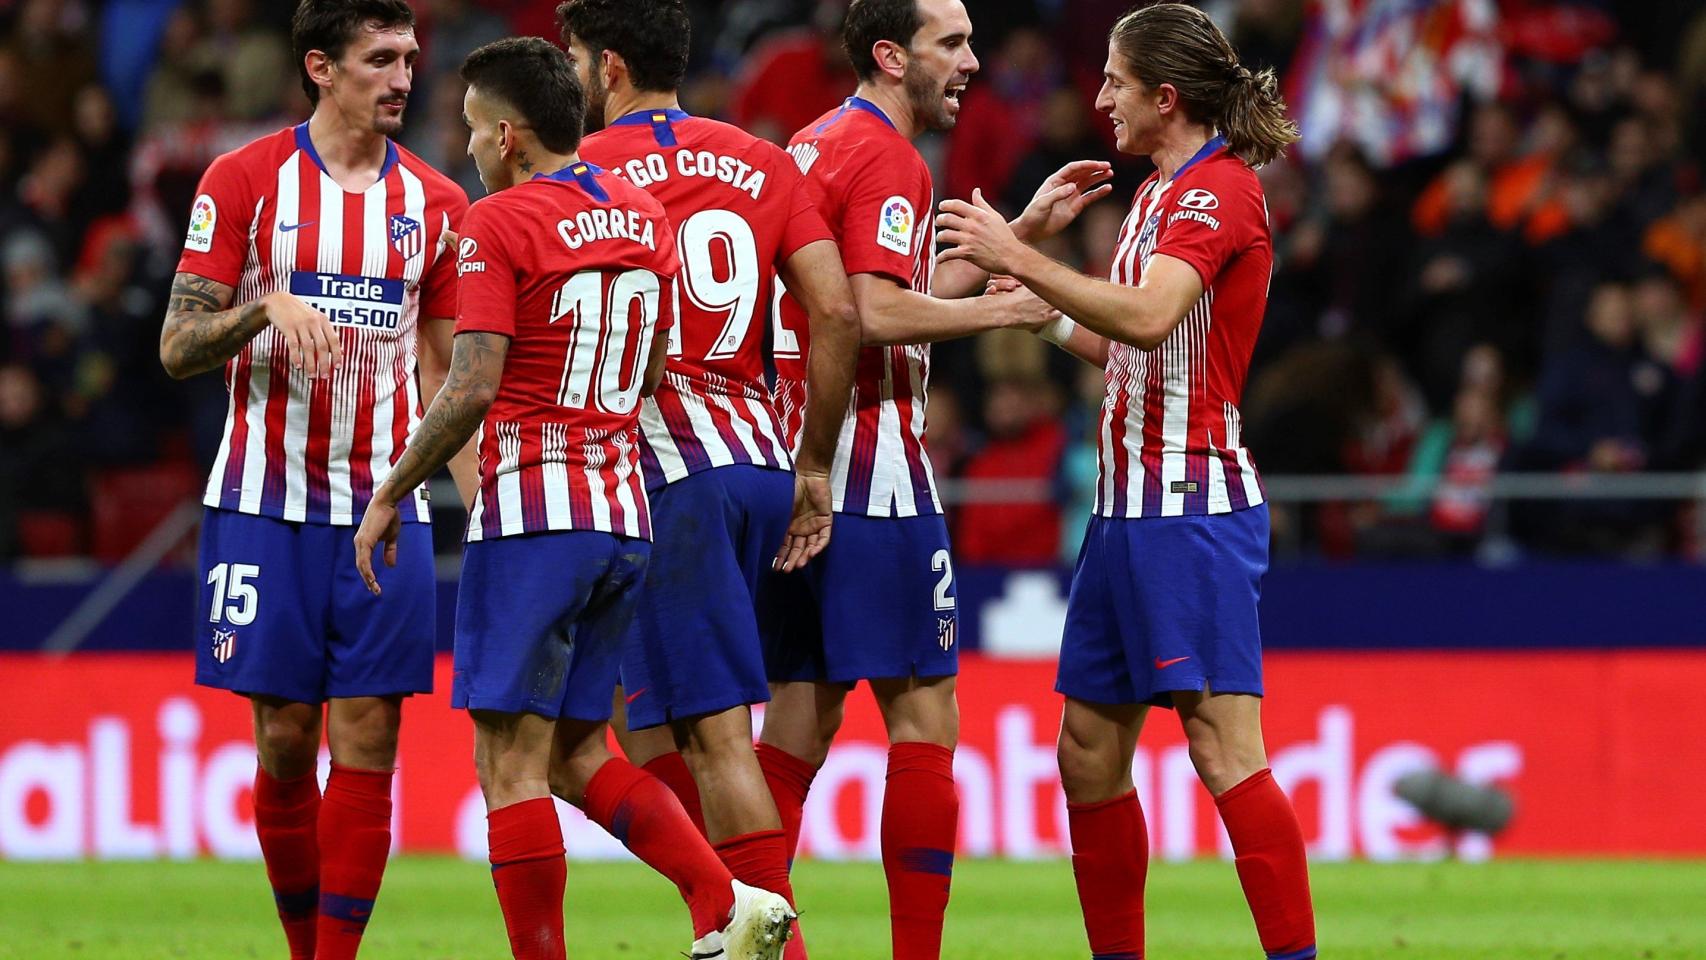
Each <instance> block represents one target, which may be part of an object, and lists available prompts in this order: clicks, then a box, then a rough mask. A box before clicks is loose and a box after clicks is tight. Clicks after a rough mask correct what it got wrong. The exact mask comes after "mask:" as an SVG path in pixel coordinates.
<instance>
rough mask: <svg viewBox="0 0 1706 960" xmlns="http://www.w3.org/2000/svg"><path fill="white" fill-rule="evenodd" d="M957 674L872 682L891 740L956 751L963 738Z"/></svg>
mask: <svg viewBox="0 0 1706 960" xmlns="http://www.w3.org/2000/svg"><path fill="white" fill-rule="evenodd" d="M955 681H956V678H955V677H899V678H895V677H889V678H881V679H875V680H872V681H871V693H872V694H873V695H875V697H876V699H877V707H878V708H879V709H880V710H881V711H882V714H883V723H884V725H885V726H887V728H888V734H889V742H890V743H934V744H937V745H939V746H943V747H947V748H948V749H950V750H952V749H953V748H954V747H956V746H957V745H958V744H959V739H960V705H959V701H958V699H957V697H956V693H955V691H956V687H957V684H956V682H955Z"/></svg>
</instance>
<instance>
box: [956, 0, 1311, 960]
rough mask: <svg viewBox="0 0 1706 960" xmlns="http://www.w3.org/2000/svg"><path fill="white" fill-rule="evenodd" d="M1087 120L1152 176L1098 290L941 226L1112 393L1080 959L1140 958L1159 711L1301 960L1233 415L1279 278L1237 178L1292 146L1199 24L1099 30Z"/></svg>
mask: <svg viewBox="0 0 1706 960" xmlns="http://www.w3.org/2000/svg"><path fill="white" fill-rule="evenodd" d="M1097 107H1098V108H1099V109H1101V110H1102V112H1104V113H1106V114H1108V116H1109V117H1110V118H1112V120H1113V122H1114V131H1115V134H1116V136H1117V138H1118V144H1119V149H1120V150H1121V151H1122V152H1124V153H1129V154H1135V155H1138V156H1147V157H1149V158H1151V159H1152V160H1154V162H1155V166H1156V168H1157V170H1156V173H1155V174H1154V175H1153V176H1152V177H1150V178H1149V180H1148V181H1146V182H1145V183H1144V185H1143V187H1142V188H1141V189H1140V190H1139V191H1138V194H1137V199H1136V202H1135V203H1134V204H1133V205H1132V210H1131V214H1130V216H1128V217H1127V218H1126V221H1125V226H1124V228H1123V230H1122V232H1121V234H1120V241H1119V247H1118V255H1117V256H1116V257H1115V260H1114V266H1113V273H1112V277H1111V280H1110V281H1102V280H1098V279H1094V278H1091V277H1085V276H1082V275H1080V274H1078V273H1076V272H1075V271H1073V270H1072V269H1070V268H1068V267H1066V266H1064V265H1062V264H1060V263H1056V262H1055V261H1053V260H1050V259H1049V258H1048V257H1046V256H1043V255H1042V254H1039V253H1037V252H1036V251H1035V250H1033V249H1032V248H1030V247H1029V246H1027V245H1026V244H1024V243H1023V242H1021V241H1020V240H1019V239H1018V238H1016V237H1015V236H1014V235H1013V232H1012V231H1011V230H1010V229H1008V227H1007V226H1006V225H1005V224H1004V223H1002V221H1001V218H1000V217H999V216H997V215H996V214H995V213H994V211H993V210H992V209H991V208H990V207H989V206H988V205H987V204H986V203H984V202H983V198H982V196H981V194H979V195H974V198H973V200H974V202H973V203H964V202H959V201H948V202H946V203H944V204H943V205H942V210H943V214H942V216H941V217H940V218H939V221H938V226H939V227H941V228H942V231H943V232H942V234H941V236H942V239H943V241H944V242H946V243H949V244H952V245H953V246H952V248H951V249H950V250H948V251H947V252H945V253H944V254H943V257H944V259H946V260H959V259H967V260H970V261H972V262H975V263H976V264H977V265H978V266H979V267H982V268H984V269H986V270H991V271H994V272H996V273H1000V274H1006V275H1010V276H1012V277H1014V278H1017V280H1018V281H1020V282H1022V283H1024V284H1025V285H1026V286H1027V287H1029V288H1030V289H1032V290H1034V291H1036V292H1037V293H1038V294H1040V295H1041V296H1042V297H1043V298H1044V299H1045V300H1047V301H1049V302H1050V303H1052V304H1054V305H1055V306H1056V307H1058V308H1059V309H1060V310H1061V312H1062V313H1063V314H1064V315H1065V316H1066V317H1071V318H1073V320H1075V321H1076V324H1074V323H1073V322H1072V321H1069V320H1064V319H1063V320H1061V321H1058V322H1057V323H1056V324H1055V325H1053V326H1051V328H1050V329H1049V330H1047V331H1045V336H1048V337H1049V338H1050V339H1052V340H1054V341H1055V342H1057V343H1061V344H1062V345H1063V346H1065V347H1066V349H1068V350H1070V351H1071V352H1072V353H1074V354H1076V355H1078V356H1079V357H1082V358H1084V359H1086V360H1088V361H1089V362H1091V363H1095V364H1098V365H1100V366H1104V367H1105V368H1106V370H1107V394H1108V395H1107V402H1106V404H1105V405H1104V408H1103V417H1102V430H1101V447H1100V454H1101V458H1100V459H1101V482H1100V487H1099V488H1098V493H1097V503H1096V515H1095V516H1093V517H1091V519H1090V523H1089V529H1088V530H1087V531H1086V533H1085V537H1084V547H1083V550H1082V551H1081V552H1080V554H1079V558H1078V566H1077V569H1076V571H1075V572H1074V574H1073V580H1072V592H1071V597H1070V599H1069V600H1068V604H1067V617H1066V634H1065V638H1064V641H1063V643H1062V645H1061V652H1060V677H1059V682H1058V684H1057V685H1056V689H1058V690H1059V691H1060V692H1061V693H1063V694H1065V696H1066V711H1065V715H1064V717H1063V719H1062V723H1061V732H1060V776H1061V780H1062V782H1063V783H1064V784H1065V787H1066V797H1067V801H1068V803H1067V810H1068V815H1069V819H1070V828H1071V835H1072V846H1073V850H1074V856H1073V868H1074V870H1075V872H1076V874H1077V878H1078V895H1079V900H1080V901H1081V903H1082V905H1083V908H1084V925H1085V928H1086V930H1087V931H1088V933H1089V938H1090V950H1091V953H1093V954H1094V955H1095V956H1098V957H1138V956H1141V955H1142V953H1143V881H1144V876H1145V873H1146V870H1147V859H1148V850H1149V846H1148V840H1147V838H1146V836H1145V832H1144V821H1143V812H1142V810H1140V809H1139V808H1138V799H1137V794H1136V792H1135V791H1134V790H1133V788H1132V778H1131V763H1132V754H1133V751H1134V750H1135V749H1136V744H1137V738H1138V734H1139V733H1140V732H1141V730H1142V729H1143V722H1144V718H1145V715H1146V714H1147V713H1148V710H1149V707H1150V706H1151V705H1160V706H1170V707H1172V708H1173V709H1175V710H1176V711H1178V714H1179V720H1180V723H1181V724H1182V725H1183V727H1184V731H1185V736H1186V738H1187V739H1188V740H1189V742H1190V755H1191V761H1192V762H1193V763H1194V764H1195V765H1196V769H1197V773H1198V775H1199V776H1200V777H1201V778H1202V781H1203V784H1204V785H1205V786H1206V787H1207V788H1208V790H1209V792H1210V793H1212V794H1213V795H1214V799H1215V803H1216V805H1217V806H1218V808H1219V810H1220V815H1221V819H1222V821H1223V822H1224V823H1225V825H1226V832H1227V834H1228V835H1229V836H1230V837H1231V839H1232V848H1233V850H1234V851H1235V853H1236V856H1237V870H1238V879H1239V881H1240V882H1241V883H1242V884H1243V887H1244V895H1245V898H1246V899H1247V900H1248V902H1249V905H1250V912H1251V914H1252V915H1253V916H1254V917H1255V921H1256V931H1257V933H1258V935H1259V936H1260V938H1261V943H1262V947H1263V949H1264V950H1265V951H1266V952H1267V955H1268V957H1269V958H1271V960H1305V958H1309V957H1314V956H1315V921H1314V909H1313V907H1312V906H1311V903H1310V896H1309V873H1308V865H1307V864H1306V862H1305V859H1304V847H1303V834H1302V831H1301V830H1300V829H1299V827H1298V822H1297V816H1296V814H1295V813H1294V812H1293V810H1292V807H1291V803H1290V801H1289V800H1288V799H1287V798H1286V795H1285V794H1284V793H1283V792H1282V791H1281V790H1280V788H1279V786H1278V785H1277V784H1276V783H1275V782H1274V779H1273V775H1272V774H1271V773H1270V772H1269V771H1268V769H1267V766H1268V764H1267V756H1266V753H1265V750H1264V747H1263V745H1262V726H1261V713H1260V710H1261V702H1262V701H1261V694H1262V659H1261V638H1260V635H1259V632H1258V626H1257V619H1256V604H1257V599H1258V595H1259V588H1260V583H1261V577H1262V574H1263V572H1264V571H1265V570H1266V569H1267V563H1268V511H1267V507H1266V506H1265V505H1264V502H1263V497H1262V486H1261V483H1260V481H1259V479H1258V477H1257V475H1256V469H1255V465H1254V464H1253V463H1252V462H1251V459H1250V452H1249V451H1248V450H1247V449H1245V447H1244V445H1243V440H1242V436H1241V434H1242V429H1241V423H1240V418H1239V414H1238V399H1239V396H1240V394H1241V393H1242V391H1243V386H1244V378H1245V374H1246V372H1247V370H1248V368H1249V363H1250V351H1251V349H1252V348H1253V347H1254V345H1255V342H1256V333H1257V331H1258V330H1259V329H1260V327H1261V323H1262V313H1263V311H1264V310H1265V309H1266V307H1267V291H1268V278H1269V276H1270V274H1271V272H1272V269H1273V248H1272V244H1271V239H1270V235H1269V227H1268V217H1267V209H1266V204H1265V202H1264V200H1263V197H1262V187H1261V184H1260V182H1259V181H1258V180H1257V179H1256V175H1255V173H1254V172H1253V170H1252V169H1251V168H1252V167H1256V166H1260V165H1261V164H1264V163H1267V162H1268V161H1270V160H1272V159H1274V158H1275V157H1276V156H1278V155H1279V153H1280V152H1281V151H1282V150H1284V149H1285V148H1286V147H1287V146H1288V145H1289V144H1291V143H1293V142H1294V141H1296V139H1297V128H1296V126H1295V125H1294V124H1292V122H1291V121H1290V120H1288V119H1287V118H1286V115H1285V104H1284V103H1283V101H1281V100H1280V98H1279V96H1278V94H1277V93H1276V92H1275V81H1274V76H1273V73H1272V72H1271V71H1264V72H1262V73H1254V74H1253V73H1251V72H1250V70H1249V69H1247V68H1246V67H1244V66H1242V65H1241V64H1240V63H1239V62H1238V57H1237V55H1236V54H1235V53H1234V52H1233V50H1232V47H1231V46H1230V45H1229V44H1228V43H1227V42H1226V38H1225V37H1224V36H1222V35H1221V33H1220V31H1219V30H1218V29H1217V28H1216V27H1215V26H1214V23H1213V22H1212V21H1210V20H1209V18H1208V17H1207V16H1206V15H1204V14H1203V13H1201V12H1200V11H1198V10H1196V9H1195V8H1193V7H1189V6H1186V5H1184V4H1178V3H1163V4H1158V5H1155V6H1150V7H1145V8H1142V9H1139V10H1136V11H1134V12H1132V13H1130V14H1127V15H1126V16H1125V17H1124V18H1122V19H1121V20H1120V21H1119V23H1118V24H1117V25H1116V26H1115V27H1114V29H1113V33H1112V37H1111V42H1110V47H1109V52H1108V61H1107V67H1106V82H1105V83H1104V84H1103V86H1102V91H1101V93H1100V95H1099V96H1098V98H1097Z"/></svg>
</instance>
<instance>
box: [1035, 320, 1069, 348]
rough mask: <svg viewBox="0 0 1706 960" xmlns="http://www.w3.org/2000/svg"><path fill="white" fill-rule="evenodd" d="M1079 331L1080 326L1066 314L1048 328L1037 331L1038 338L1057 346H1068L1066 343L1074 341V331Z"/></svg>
mask: <svg viewBox="0 0 1706 960" xmlns="http://www.w3.org/2000/svg"><path fill="white" fill-rule="evenodd" d="M1077 329H1078V324H1077V323H1074V322H1073V320H1072V318H1071V317H1069V316H1067V315H1066V314H1064V313H1063V314H1061V315H1060V316H1059V317H1057V318H1056V319H1055V320H1054V321H1053V322H1051V323H1050V324H1049V325H1048V326H1046V327H1043V328H1042V329H1041V330H1038V331H1037V336H1039V337H1042V338H1043V339H1044V340H1047V341H1048V342H1049V343H1052V344H1055V345H1057V346H1062V347H1064V346H1066V341H1068V340H1070V339H1072V331H1074V330H1077Z"/></svg>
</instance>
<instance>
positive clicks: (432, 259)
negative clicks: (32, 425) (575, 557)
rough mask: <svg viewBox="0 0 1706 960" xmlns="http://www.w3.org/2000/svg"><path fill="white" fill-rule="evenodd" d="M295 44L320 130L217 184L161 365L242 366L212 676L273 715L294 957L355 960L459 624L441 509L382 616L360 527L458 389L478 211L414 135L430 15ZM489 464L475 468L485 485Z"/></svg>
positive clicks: (345, 6)
mask: <svg viewBox="0 0 1706 960" xmlns="http://www.w3.org/2000/svg"><path fill="white" fill-rule="evenodd" d="M291 35H292V41H293V43H294V45H295V49H296V59H297V65H298V67H299V68H300V69H301V73H302V86H303V89H304V90H305V91H306V92H307V94H308V98H309V99H310V100H311V101H313V102H314V112H313V116H312V117H310V118H309V120H308V122H306V123H304V124H302V125H300V126H297V127H294V128H291V129H286V130H281V131H279V132H277V133H274V134H272V135H270V136H266V137H262V138H261V139H259V140H256V141H254V142H253V143H250V144H249V145H247V146H245V147H242V148H240V149H238V150H236V151H234V152H232V153H229V154H226V155H224V156H222V157H220V158H219V159H218V160H216V161H214V163H213V165H212V166H211V167H210V168H209V169H208V171H207V173H206V175H205V176H204V177H203V178H202V182H201V186H200V189H199V190H198V191H197V194H198V195H197V197H196V199H195V205H194V209H193V211H192V213H191V217H190V228H189V236H188V238H187V240H186V241H185V244H184V252H183V255H182V259H181V260H180V261H179V264H178V272H177V276H176V277H175V278H174V279H173V282H172V293H171V301H170V305H169V307H168V309H167V314H166V318H165V323H164V328H163V330H162V332H161V335H160V359H161V362H162V363H163V364H164V365H165V367H166V370H167V372H168V373H170V374H171V375H172V376H174V377H180V378H181V377H188V376H191V375H194V374H197V373H204V372H206V371H210V370H217V369H220V368H222V367H223V368H224V371H225V382H226V386H227V388H228V389H229V391H230V394H231V399H230V407H229V411H228V413H227V414H226V426H225V435H224V438H223V440H222V441H221V444H220V448H219V454H218V457H217V459H216V460H215V461H214V465H213V470H212V475H211V476H210V477H209V478H208V484H207V493H206V497H205V499H204V501H203V502H204V503H205V504H206V506H207V512H206V515H205V517H204V519H203V521H202V531H201V564H202V570H203V576H204V584H203V589H202V591H201V601H200V606H199V608H198V609H200V610H202V611H204V612H205V614H206V617H207V619H206V622H205V623H204V624H203V625H202V626H201V627H200V628H199V631H198V635H197V638H196V643H195V646H196V682H197V683H200V684H204V685H207V686H213V687H220V688H223V689H227V690H232V691H235V692H237V693H240V694H243V695H245V696H247V697H248V698H249V700H250V702H251V704H252V711H253V715H254V730H255V745H256V748H257V752H258V753H259V769H258V770H257V772H256V774H255V788H254V803H255V827H256V832H257V833H258V834H259V837H260V845H261V853H262V855H263V856H264V857H265V859H266V869H267V877H268V879H269V880H270V881H271V883H272V888H273V894H274V897H275V899H276V901H277V906H278V913H279V918H280V920H281V921H282V922H283V925H284V930H285V936H286V939H287V940H288V941H289V944H290V955H291V956H292V957H295V958H299V960H300V958H308V957H317V958H318V960H339V958H347V957H353V956H354V955H355V953H356V949H357V947H358V946H359V944H360V942H361V935H362V931H363V930H364V928H365V927H366V925H367V921H368V917H369V916H370V914H371V913H372V911H373V903H374V899H375V897H376V896H377V895H378V893H379V885H380V879H381V877H382V875H383V874H384V870H385V861H386V855H387V852H388V851H389V849H390V846H391V833H390V830H391V777H392V768H393V765H394V763H395V759H396V750H397V728H398V724H399V721H400V717H401V709H402V708H401V704H402V699H403V697H405V696H407V695H409V694H411V693H416V692H424V691H427V690H430V689H431V687H432V666H433V638H434V633H435V631H434V623H433V621H434V610H435V609H436V601H435V596H434V593H435V582H434V577H433V558H432V536H431V531H430V529H429V528H428V526H427V521H428V516H427V505H426V499H425V497H424V496H419V495H417V496H415V497H413V498H411V499H410V500H409V501H408V502H406V503H405V504H403V507H402V512H403V519H404V520H405V521H407V522H406V525H405V529H404V531H403V533H402V535H401V541H400V544H399V564H398V566H397V569H395V570H393V571H391V572H389V573H388V574H387V576H386V580H387V584H386V585H387V588H388V589H387V590H386V593H385V597H384V599H383V600H381V601H377V602H375V601H374V600H373V598H371V597H369V596H368V595H367V593H366V591H364V590H362V589H361V585H360V583H359V582H358V581H357V580H356V578H355V576H354V573H353V572H352V571H351V569H350V563H349V556H350V549H351V547H350V543H349V528H350V526H351V525H352V524H353V523H354V522H355V519H356V518H357V517H359V516H360V515H361V511H362V510H363V509H364V508H365V507H366V505H367V500H368V497H369V496H370V495H371V494H372V491H373V489H374V488H375V487H376V486H377V485H379V484H381V483H383V482H384V480H385V478H386V475H387V474H388V473H390V471H391V468H392V464H393V463H395V462H396V459H397V457H398V456H399V455H400V454H401V453H402V447H403V441H404V439H405V438H406V437H408V435H409V432H410V431H411V430H413V429H414V427H415V425H416V423H417V422H418V421H419V417H420V404H421V396H422V395H423V394H425V395H427V396H431V395H432V394H434V393H436V392H437V391H438V388H439V386H440V384H442V382H443V380H444V376H445V371H446V370H447V368H448V364H449V352H450V351H449V344H450V331H451V325H452V319H451V318H452V317H454V315H455V312H456V286H455V284H456V277H455V263H454V253H453V252H452V251H447V250H446V249H445V248H444V247H443V246H442V244H441V243H440V237H441V234H443V233H444V231H445V230H446V229H447V228H449V227H454V226H455V225H456V224H457V223H458V222H459V221H460V218H461V216H462V212H463V210H464V209H465V208H466V206H467V198H466V197H465V196H464V195H463V193H462V191H461V190H460V189H459V188H458V187H456V185H455V184H453V183H452V182H451V181H450V180H448V179H446V178H445V177H443V176H441V175H439V174H438V173H437V172H435V171H434V170H432V169H431V168H430V167H428V166H427V165H426V164H425V163H423V162H421V160H420V159H419V158H417V157H415V156H414V155H413V154H411V153H409V152H408V151H407V150H404V149H402V148H401V147H399V146H397V144H396V143H394V142H393V141H392V140H391V139H390V138H391V137H392V136H394V135H395V134H397V132H398V131H399V130H400V129H401V128H402V122H403V110H404V106H405V105H406V103H407V102H408V97H409V89H410V80H411V74H412V71H413V67H414V62H415V57H416V55H417V54H418V52H419V47H418V46H417V45H416V43H415V36H414V15H413V14H412V13H411V11H410V9H409V5H408V4H407V3H405V2H403V0H303V2H302V3H301V4H299V5H298V7H297V9H296V12H295V17H294V20H293V21H292V24H291ZM417 350H418V358H419V376H420V380H419V382H418V383H417V382H416V373H417ZM471 467H472V461H471V459H470V458H467V457H464V458H461V459H460V460H459V461H457V463H456V472H457V473H458V474H459V477H460V479H461V480H462V482H463V485H464V489H471V484H472V477H471V472H470V471H469V468H471ZM322 725H323V726H324V729H325V733H326V739H327V740H328V741H329V743H330V747H331V755H332V770H331V776H330V777H329V778H328V779H327V781H326V791H325V795H324V797H322V796H321V793H320V786H319V782H318V780H317V779H316V776H315V767H316V762H317V759H318V755H319V750H320V739H321V729H322Z"/></svg>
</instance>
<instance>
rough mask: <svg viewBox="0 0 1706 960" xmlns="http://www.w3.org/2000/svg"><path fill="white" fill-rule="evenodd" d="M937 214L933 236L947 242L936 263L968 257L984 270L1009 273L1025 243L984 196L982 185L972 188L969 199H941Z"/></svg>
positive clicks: (941, 241) (967, 258)
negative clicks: (976, 188)
mask: <svg viewBox="0 0 1706 960" xmlns="http://www.w3.org/2000/svg"><path fill="white" fill-rule="evenodd" d="M941 211H942V212H941V213H940V214H939V215H938V216H937V217H936V230H937V234H936V240H937V242H939V243H945V244H947V245H948V249H946V250H944V251H942V253H941V255H940V256H938V257H937V258H936V260H937V262H938V263H947V262H948V261H950V260H970V261H971V262H972V263H975V264H977V266H978V267H979V269H981V270H983V271H984V272H986V273H1012V272H1013V268H1012V263H1013V261H1014V259H1015V258H1016V257H1017V256H1018V255H1019V254H1020V253H1022V252H1023V251H1024V249H1025V245H1024V244H1023V243H1022V242H1020V240H1019V238H1018V236H1016V235H1015V234H1014V233H1013V228H1012V227H1010V226H1008V225H1007V218H1006V217H1003V216H1002V215H1001V214H1000V213H999V212H997V211H996V209H995V208H994V207H992V206H990V205H989V201H988V200H985V199H983V191H982V190H981V189H978V190H973V191H972V192H971V202H970V203H967V202H966V201H964V200H943V201H942V207H941Z"/></svg>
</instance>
